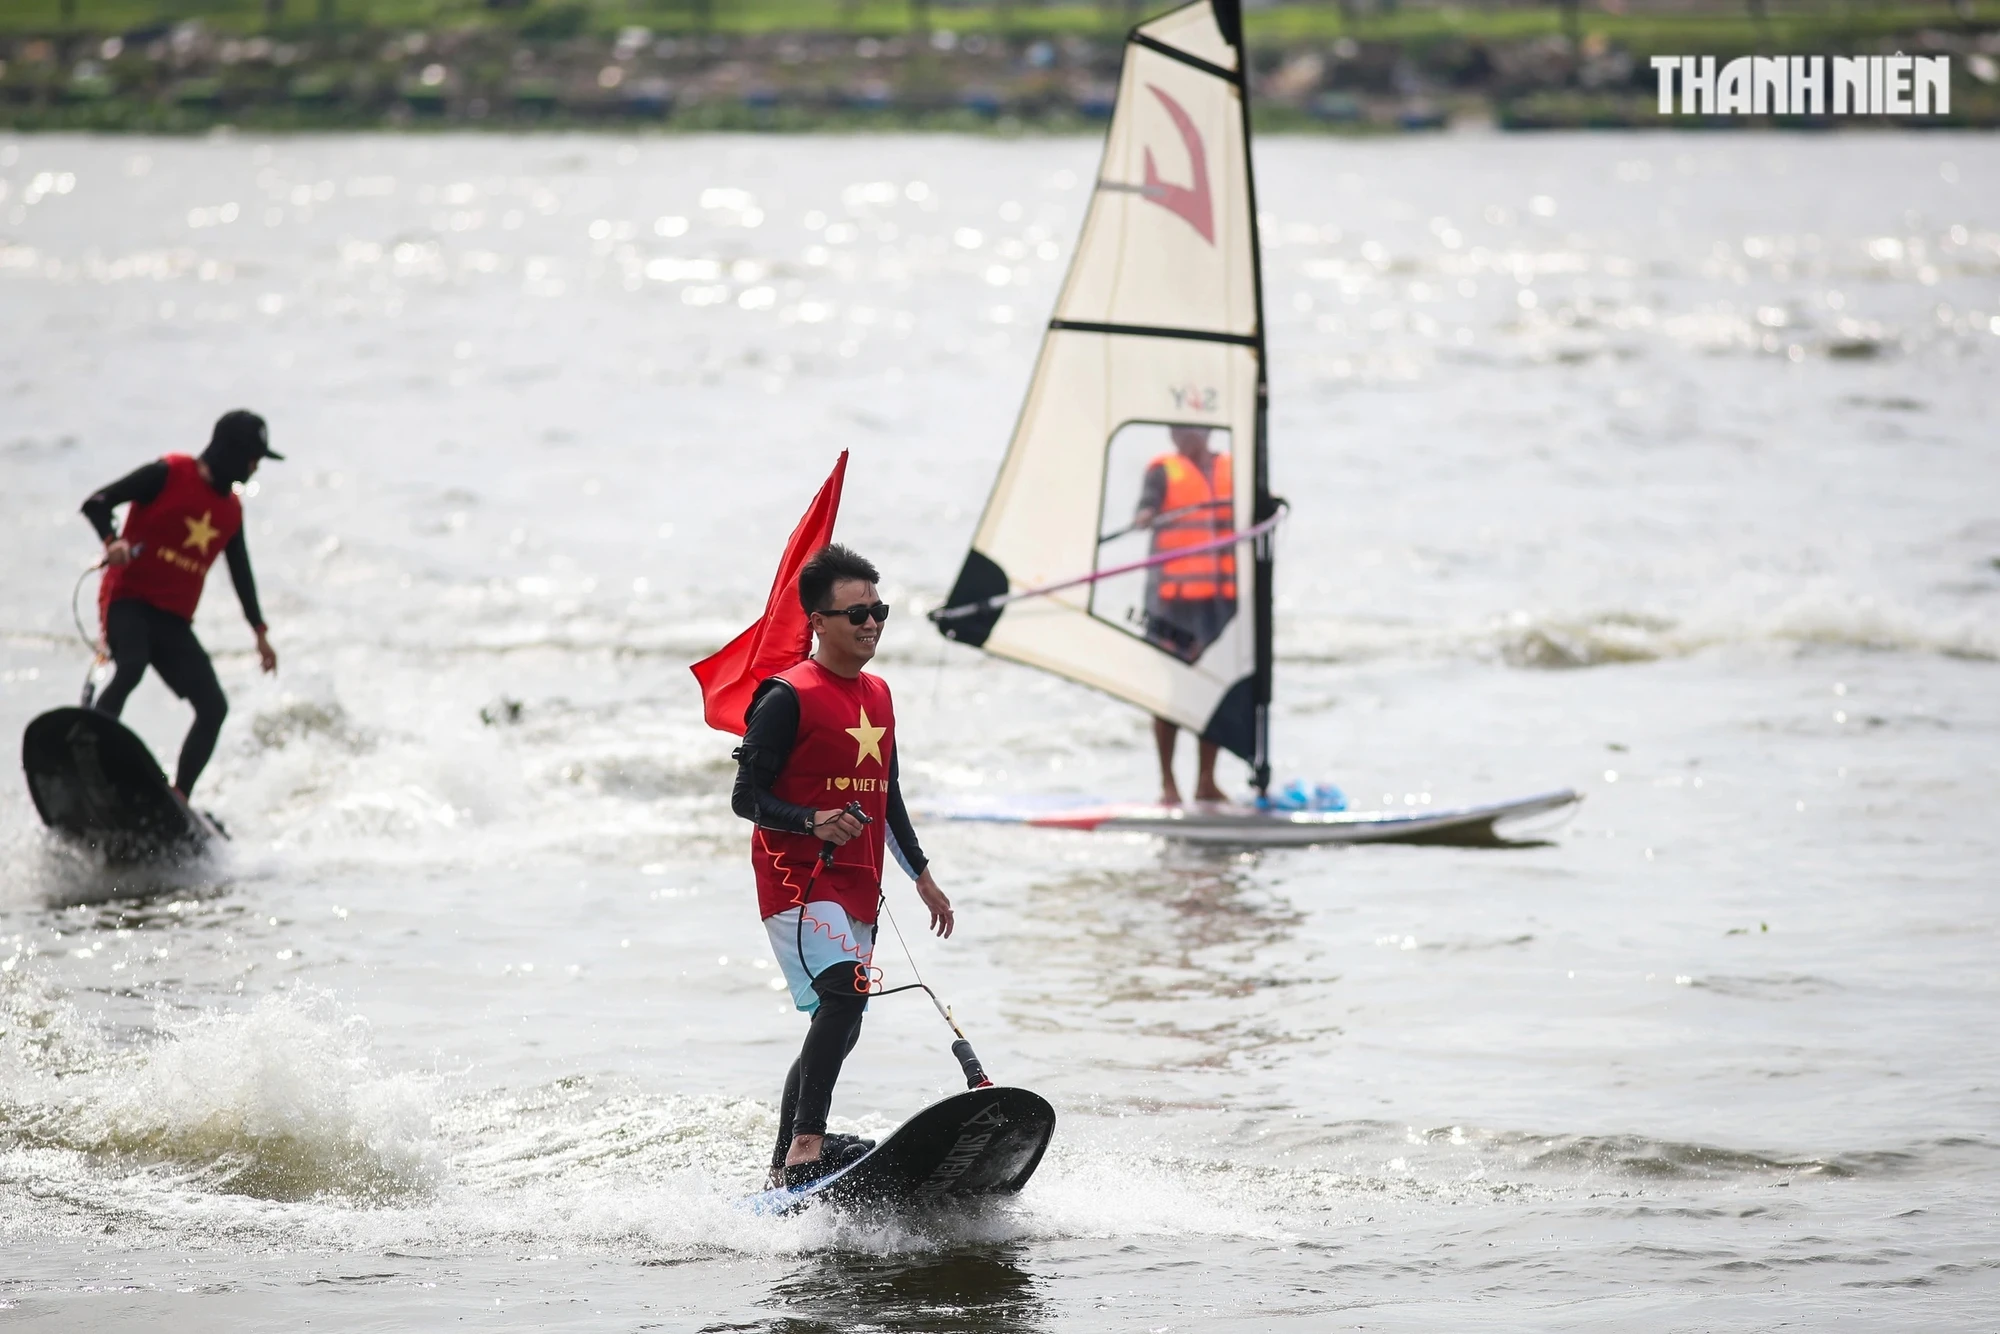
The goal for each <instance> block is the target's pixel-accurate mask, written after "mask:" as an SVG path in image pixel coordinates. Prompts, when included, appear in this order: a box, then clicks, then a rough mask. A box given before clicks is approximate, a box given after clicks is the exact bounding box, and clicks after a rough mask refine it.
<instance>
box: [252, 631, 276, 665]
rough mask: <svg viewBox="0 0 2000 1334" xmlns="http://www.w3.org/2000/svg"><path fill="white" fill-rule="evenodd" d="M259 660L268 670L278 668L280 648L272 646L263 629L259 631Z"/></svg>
mask: <svg viewBox="0 0 2000 1334" xmlns="http://www.w3.org/2000/svg"><path fill="white" fill-rule="evenodd" d="M257 662H258V665H259V666H261V667H262V668H263V669H264V670H265V671H267V672H275V671H277V670H278V650H276V649H274V648H272V647H271V641H270V640H268V639H266V638H265V637H264V632H263V631H262V630H259V631H258V632H257Z"/></svg>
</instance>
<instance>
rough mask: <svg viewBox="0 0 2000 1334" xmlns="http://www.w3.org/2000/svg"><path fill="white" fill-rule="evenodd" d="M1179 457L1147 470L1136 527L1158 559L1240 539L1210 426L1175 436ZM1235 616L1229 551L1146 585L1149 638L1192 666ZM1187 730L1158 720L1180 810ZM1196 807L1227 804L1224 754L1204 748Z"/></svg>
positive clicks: (1226, 470) (1168, 781) (1172, 796)
mask: <svg viewBox="0 0 2000 1334" xmlns="http://www.w3.org/2000/svg"><path fill="white" fill-rule="evenodd" d="M1168 434H1169V436H1170V437H1171V438H1172V440H1173V443H1174V449H1173V452H1172V453H1168V454H1161V455H1160V456H1159V457H1157V458H1155V459H1154V460H1153V461H1152V462H1151V463H1149V464H1148V465H1147V466H1146V476H1145V480H1144V481H1143V482H1142V483H1141V486H1140V490H1139V508H1138V510H1137V511H1136V512H1135V513H1134V514H1133V516H1132V527H1133V528H1135V529H1140V528H1149V529H1151V530H1152V534H1153V554H1155V555H1160V554H1163V553H1166V552H1170V551H1174V550H1177V549H1179V548H1183V547H1197V546H1201V545H1203V544H1205V543H1210V542H1213V541H1214V540H1215V539H1216V538H1218V537H1224V536H1227V535H1228V534H1229V533H1231V532H1234V531H1235V518H1234V513H1233V510H1234V504H1233V497H1234V491H1233V489H1232V487H1231V484H1230V467H1229V455H1228V454H1226V453H1217V452H1215V451H1214V450H1212V449H1210V448H1209V428H1208V427H1206V426H1174V427H1170V428H1169V429H1168ZM1235 614H1236V555H1235V552H1234V551H1232V550H1230V549H1228V548H1224V549H1222V550H1220V551H1201V552H1197V553H1195V554H1191V555H1188V556H1183V557H1180V558H1178V559H1174V560H1168V561H1165V562H1163V563H1162V564H1159V565H1155V566H1153V567H1152V568H1151V569H1150V570H1149V571H1148V573H1147V578H1146V638H1147V639H1148V640H1149V641H1150V642H1152V643H1153V644H1155V645H1157V646H1158V647H1160V648H1162V649H1164V650H1166V651H1167V652H1169V653H1172V654H1174V655H1175V656H1176V657H1178V658H1181V659H1182V660H1183V661H1186V662H1193V661H1194V660H1195V659H1197V658H1199V657H1200V656H1201V653H1202V650H1203V649H1205V648H1207V647H1208V646H1209V645H1210V644H1212V643H1214V642H1215V639H1216V637H1217V636H1218V635H1220V634H1221V633H1222V631H1223V627H1225V626H1226V625H1228V623H1229V620H1230V618H1231V617H1232V616H1234V615H1235ZM1179 739H1180V728H1179V726H1178V725H1176V724H1174V723H1172V722H1169V721H1168V720H1167V719H1165V718H1157V717H1156V718H1154V719H1153V744H1154V746H1155V747H1156V748H1157V749H1158V751H1159V757H1160V800H1161V802H1163V803H1164V804H1166V805H1169V806H1177V805H1179V804H1180V800H1181V790H1180V785H1179V784H1178V783H1176V782H1175V781H1174V748H1175V745H1176V743H1177V742H1178V741H1179ZM1198 749H1199V757H1198V760H1197V768H1196V775H1195V788H1194V799H1195V800H1196V801H1225V800H1227V798H1226V797H1225V796H1224V795H1223V791H1222V789H1221V788H1220V787H1218V786H1216V782H1215V758H1216V753H1217V751H1218V749H1219V748H1218V747H1217V746H1216V744H1215V743H1214V742H1212V741H1207V740H1201V741H1200V742H1199V743H1198Z"/></svg>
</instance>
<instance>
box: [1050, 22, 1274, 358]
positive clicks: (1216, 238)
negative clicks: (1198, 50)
mask: <svg viewBox="0 0 2000 1334" xmlns="http://www.w3.org/2000/svg"><path fill="white" fill-rule="evenodd" d="M1242 114H1243V113H1242V105H1241V103H1240V101H1239V100H1238V97H1237V93H1236V89H1235V88H1234V87H1233V86H1232V85H1230V84H1229V83H1227V82H1226V81H1224V80H1222V79H1218V78H1216V77H1215V76H1213V75H1211V74H1205V73H1203V72H1202V71H1200V70H1197V69H1194V68H1192V67H1190V66H1187V65H1183V64H1181V63H1180V62H1178V61H1175V60H1172V59H1170V58H1168V57H1166V56H1163V55H1160V54H1158V53H1157V52H1151V51H1147V50H1145V49H1144V48H1141V47H1136V46H1135V47H1128V48H1127V54H1126V68H1125V77H1124V79H1123V80H1122V81H1121V82H1120V84H1119V91H1118V108H1117V112H1116V114H1115V115H1114V116H1113V118H1112V128H1111V133H1110V137H1109V139H1108V141H1107V142H1106V144H1105V152H1104V162H1103V166H1102V168H1101V170H1100V173H1099V177H1098V188H1097V193H1096V195H1095V197H1094V198H1093V200H1092V202H1091V207H1090V213H1089V216H1088V217H1087V219H1086V221H1085V223H1084V230H1083V236H1082V239H1081V241H1080V242H1079V244H1078V248H1077V254H1076V256H1075V258H1074V259H1073V261H1072V266H1071V269H1070V276H1069V279H1068V281H1067V282H1066V283H1065V284H1064V288H1063V292H1062V295H1061V297H1060V298H1059V299H1058V301H1057V304H1056V312H1055V313H1056V316H1057V318H1059V319H1064V320H1074V321H1080V322H1090V323H1103V324H1123V325H1136V326H1141V327H1154V328H1171V329H1191V330H1208V331H1213V332H1221V333H1231V334H1238V335H1248V334H1254V333H1255V332H1256V329H1257V293H1256V290H1255V286H1254V283H1253V271H1252V265H1251V257H1250V256H1251V241H1252V232H1251V228H1252V226H1253V222H1252V219H1251V217H1250V198H1249V196H1250V191H1249V182H1248V178H1247V175H1246V173H1245V162H1244V151H1243V124H1242ZM1149 159H1150V162H1151V169H1150V170H1149V169H1148V161H1149Z"/></svg>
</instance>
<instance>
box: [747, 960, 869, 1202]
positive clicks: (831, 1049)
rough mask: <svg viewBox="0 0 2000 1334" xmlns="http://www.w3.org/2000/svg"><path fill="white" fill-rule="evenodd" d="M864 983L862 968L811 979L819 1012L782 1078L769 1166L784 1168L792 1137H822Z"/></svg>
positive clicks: (836, 969)
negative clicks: (782, 1093) (859, 985)
mask: <svg viewBox="0 0 2000 1334" xmlns="http://www.w3.org/2000/svg"><path fill="white" fill-rule="evenodd" d="M857 981H865V977H864V976H863V975H862V974H861V965H860V964H857V963H840V964H835V965H834V966H833V967H831V968H829V969H827V970H826V971H825V972H823V973H821V974H820V975H819V976H818V977H815V978H814V979H813V990H814V991H816V992H818V993H819V1008H818V1009H817V1010H814V1011H813V1017H812V1027H811V1028H808V1029H807V1030H806V1040H805V1045H804V1046H802V1047H800V1048H799V1059H797V1060H796V1061H793V1062H792V1069H791V1073H790V1074H788V1075H786V1076H785V1097H784V1100H783V1101H782V1102H781V1103H779V1105H778V1147H777V1148H776V1149H775V1150H774V1151H773V1152H772V1154H771V1166H773V1167H783V1166H784V1165H785V1154H786V1152H787V1151H789V1150H790V1149H791V1147H792V1137H793V1136H795V1135H824V1134H825V1133H826V1114H827V1111H828V1109H829V1108H831V1107H832V1106H833V1086H834V1083H835V1082H836V1081H838V1080H839V1078H840V1067H841V1064H842V1063H843V1062H845V1061H846V1060H847V1053H849V1052H851V1051H853V1050H854V1044H855V1043H856V1042H857V1041H859V1040H860V1038H861V1013H862V1011H863V1009H865V1008H866V1007H867V1005H868V995H867V993H866V992H865V991H862V990H859V989H857V987H856V985H855V984H856V982H857Z"/></svg>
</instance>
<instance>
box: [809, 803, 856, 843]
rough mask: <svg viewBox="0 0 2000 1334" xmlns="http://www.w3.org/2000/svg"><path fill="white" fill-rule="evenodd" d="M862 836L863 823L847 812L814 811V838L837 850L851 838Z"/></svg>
mask: <svg viewBox="0 0 2000 1334" xmlns="http://www.w3.org/2000/svg"><path fill="white" fill-rule="evenodd" d="M860 836H861V821H859V820H857V819H855V818H854V816H853V815H851V814H849V813H848V812H847V811H814V812H813V837H814V838H817V839H822V840H824V841H825V842H828V843H831V844H833V846H835V847H836V848H837V847H839V846H840V845H841V844H843V843H845V842H847V840H848V839H850V838H859V837H860Z"/></svg>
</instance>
